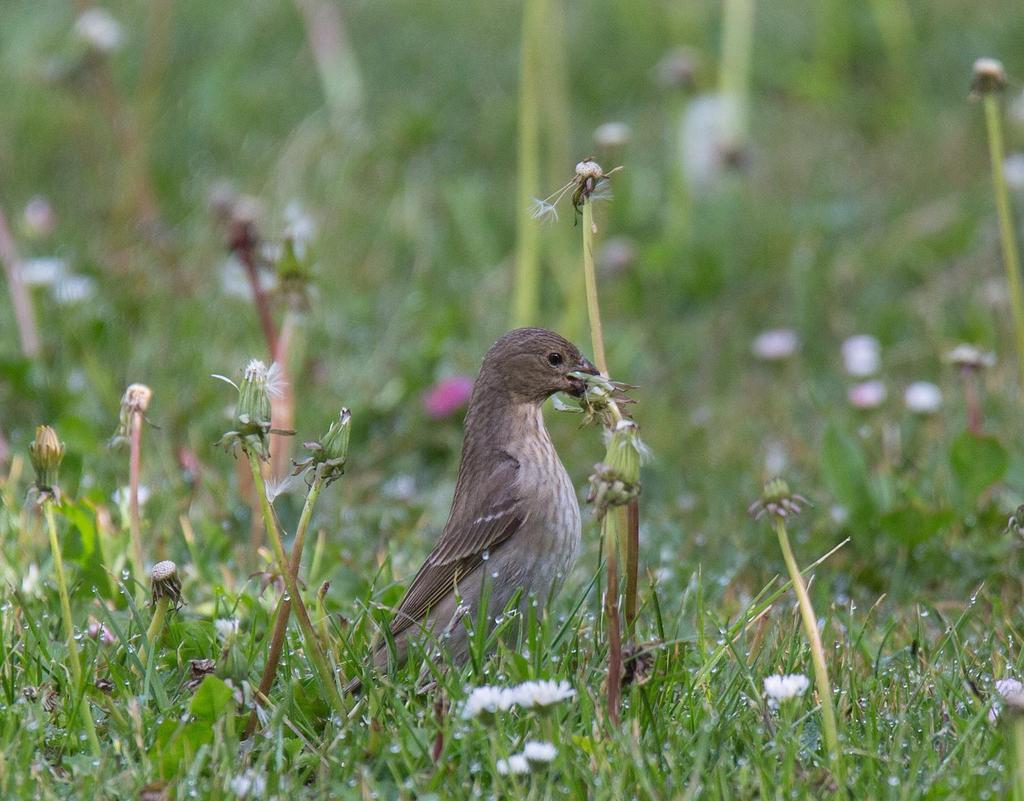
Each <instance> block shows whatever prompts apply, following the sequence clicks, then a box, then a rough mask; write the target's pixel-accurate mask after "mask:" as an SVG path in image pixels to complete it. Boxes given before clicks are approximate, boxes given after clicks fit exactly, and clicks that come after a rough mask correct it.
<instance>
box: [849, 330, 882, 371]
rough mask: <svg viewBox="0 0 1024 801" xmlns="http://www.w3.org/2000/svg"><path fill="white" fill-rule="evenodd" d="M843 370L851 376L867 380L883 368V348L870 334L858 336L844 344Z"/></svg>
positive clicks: (850, 338)
mask: <svg viewBox="0 0 1024 801" xmlns="http://www.w3.org/2000/svg"><path fill="white" fill-rule="evenodd" d="M841 352H842V355H843V368H844V369H845V370H846V372H847V373H848V374H849V375H852V376H854V377H856V378H866V377H867V376H869V375H874V374H875V373H877V372H878V368H879V367H880V366H881V362H882V358H881V354H882V346H881V344H880V343H879V341H878V340H877V339H875V338H874V337H873V336H870V335H869V334H857V335H856V336H852V337H849V338H848V339H846V340H845V341H844V342H843V345H842V348H841Z"/></svg>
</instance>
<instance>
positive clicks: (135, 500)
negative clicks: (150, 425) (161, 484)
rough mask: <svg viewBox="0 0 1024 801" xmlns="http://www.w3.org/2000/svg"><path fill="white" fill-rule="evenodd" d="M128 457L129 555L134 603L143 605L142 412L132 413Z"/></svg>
mask: <svg viewBox="0 0 1024 801" xmlns="http://www.w3.org/2000/svg"><path fill="white" fill-rule="evenodd" d="M129 454H130V455H129V457H128V533H129V536H130V538H131V548H130V550H129V553H130V555H131V561H132V574H133V575H134V577H135V603H136V604H138V605H140V606H141V605H142V604H143V603H145V600H146V596H145V589H146V585H145V577H146V574H145V572H144V569H145V559H144V557H143V555H142V513H141V512H140V510H139V475H140V474H141V472H142V412H139V411H136V412H132V417H131V440H130V445H129Z"/></svg>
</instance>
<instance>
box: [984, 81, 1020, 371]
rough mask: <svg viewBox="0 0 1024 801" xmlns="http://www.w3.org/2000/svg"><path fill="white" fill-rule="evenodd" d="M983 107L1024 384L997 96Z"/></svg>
mask: <svg viewBox="0 0 1024 801" xmlns="http://www.w3.org/2000/svg"><path fill="white" fill-rule="evenodd" d="M983 103H984V106H985V127H986V129H987V130H988V150H989V160H990V161H991V162H992V189H993V192H994V194H995V200H996V211H997V213H998V215H999V240H1000V244H1001V245H1002V251H1003V266H1005V267H1006V283H1007V286H1008V288H1009V291H1010V308H1011V310H1012V313H1013V326H1014V332H1015V334H1016V338H1017V360H1018V364H1019V366H1020V379H1021V381H1024V293H1022V291H1021V280H1020V253H1019V251H1018V250H1017V235H1016V233H1015V230H1014V222H1013V210H1012V209H1011V207H1010V192H1009V190H1008V189H1007V187H1006V173H1005V172H1004V169H1003V120H1002V112H1001V109H1000V106H999V96H998V94H997V93H996V92H988V93H986V94H985V96H984V99H983Z"/></svg>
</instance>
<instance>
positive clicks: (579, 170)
mask: <svg viewBox="0 0 1024 801" xmlns="http://www.w3.org/2000/svg"><path fill="white" fill-rule="evenodd" d="M576 176H577V177H578V178H595V179H597V178H601V177H603V176H604V170H602V169H601V165H600V164H598V163H597V162H596V161H593V160H592V159H587V160H586V161H581V162H579V163H578V164H577V165H576Z"/></svg>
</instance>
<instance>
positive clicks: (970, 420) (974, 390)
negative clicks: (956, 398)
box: [960, 367, 983, 436]
mask: <svg viewBox="0 0 1024 801" xmlns="http://www.w3.org/2000/svg"><path fill="white" fill-rule="evenodd" d="M960 376H961V378H963V382H964V406H965V407H966V408H967V430H968V431H970V432H971V433H972V434H974V435H975V436H981V433H982V427H983V423H982V412H981V398H980V395H979V392H978V374H977V372H976V371H975V370H972V369H971V368H970V367H962V368H961V369H960Z"/></svg>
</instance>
